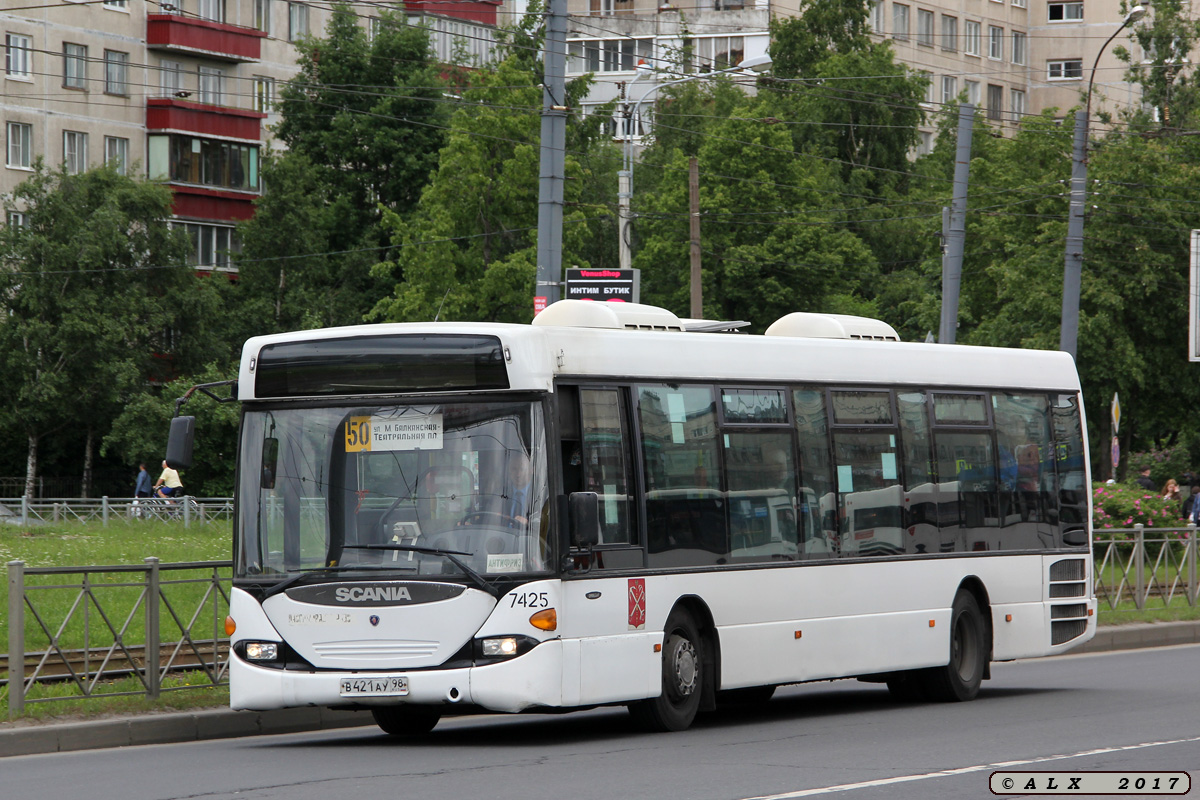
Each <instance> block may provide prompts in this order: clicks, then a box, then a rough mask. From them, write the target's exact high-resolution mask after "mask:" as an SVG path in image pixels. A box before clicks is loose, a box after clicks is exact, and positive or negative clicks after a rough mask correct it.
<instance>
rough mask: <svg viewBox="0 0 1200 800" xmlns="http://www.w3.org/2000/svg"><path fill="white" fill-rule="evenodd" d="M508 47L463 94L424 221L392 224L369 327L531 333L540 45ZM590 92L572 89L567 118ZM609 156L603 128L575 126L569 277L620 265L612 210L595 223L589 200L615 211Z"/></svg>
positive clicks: (566, 229) (398, 219)
mask: <svg viewBox="0 0 1200 800" xmlns="http://www.w3.org/2000/svg"><path fill="white" fill-rule="evenodd" d="M508 35H509V36H510V37H512V45H513V46H511V47H510V50H509V54H508V55H507V57H506V58H505V59H504V60H503V61H501V62H500V63H499V64H497V65H495V66H493V67H490V68H487V69H484V70H481V71H479V72H478V73H477V74H476V75H475V77H474V79H473V80H472V81H471V84H470V86H469V87H468V88H466V89H465V90H463V92H462V95H461V100H460V102H459V103H458V104H457V106H456V109H455V112H454V115H453V117H452V118H451V121H450V133H449V138H448V140H447V143H446V146H445V147H444V148H443V149H442V151H441V153H440V158H439V162H438V170H437V172H436V174H435V175H434V176H433V180H432V181H431V182H430V184H429V185H428V186H427V187H426V188H425V191H424V194H423V195H422V197H421V203H420V206H419V208H418V210H417V212H416V213H415V214H413V215H412V216H411V217H409V218H407V219H406V218H404V217H403V216H401V215H400V214H398V213H395V212H391V211H388V212H387V213H386V221H387V224H388V226H389V227H390V229H391V231H392V241H393V244H394V245H395V247H396V250H395V258H394V259H392V260H391V261H388V262H386V263H384V264H380V265H379V266H378V267H377V268H376V275H377V276H378V277H379V278H380V280H382V281H385V282H387V283H389V284H390V285H392V286H394V289H393V291H392V293H391V296H389V297H386V298H384V299H383V300H381V301H380V302H379V303H378V304H377V305H376V307H375V309H374V312H373V313H372V319H375V320H379V321H406V320H428V319H434V318H437V319H442V320H449V319H471V320H489V321H500V322H527V321H529V319H530V318H531V317H532V315H533V301H532V298H533V296H534V281H535V276H536V272H537V265H536V260H537V213H538V173H539V148H540V127H541V121H540V114H541V107H542V89H541V86H540V85H541V82H542V76H541V65H540V63H539V62H538V61H537V60H536V57H535V56H536V52H537V47H536V46H535V43H536V42H537V39H536V38H534V37H532V36H531V35H530V34H529V32H528V31H522V30H516V31H510V32H509V34H508ZM587 85H588V82H587V81H586V80H575V81H572V82H571V83H570V84H569V86H568V88H567V98H566V103H567V105H568V106H570V107H576V106H577V105H578V101H579V100H580V99H582V97H583V94H584V92H585V91H586V88H587ZM605 148H606V146H605V145H603V144H602V143H601V140H600V137H599V119H590V120H589V119H580V118H574V119H571V120H569V122H568V126H567V157H566V175H567V180H566V186H565V203H566V208H565V210H564V214H563V217H564V225H563V258H562V261H563V264H564V265H566V266H581V267H585V266H590V265H591V263H592V258H593V257H594V255H599V256H600V257H601V258H613V257H612V256H611V253H612V250H613V249H614V248H615V244H616V233H615V229H614V228H613V226H612V225H611V222H610V221H611V208H612V206H611V205H607V204H600V205H601V208H602V210H603V214H602V215H600V216H604V217H605V218H606V219H604V220H600V219H596V217H597V216H598V215H596V214H595V213H594V212H595V210H596V208H595V206H596V205H597V204H595V203H593V202H592V201H591V197H590V196H589V189H591V188H594V192H593V193H591V196H595V195H596V194H599V195H600V196H605V195H607V196H609V197H611V198H612V200H613V201H614V203H615V200H616V185H617V180H616V173H615V168H616V164H617V163H619V158H618V157H616V154H615V153H612V152H611V148H609V149H608V150H607V151H606V149H605ZM606 152H607V155H606V154H605V153H606ZM598 172H599V173H600V174H602V175H603V176H604V178H603V179H601V178H598V177H597V175H598ZM606 221H607V222H609V224H607V225H606V224H605V222H606ZM606 232H607V236H606V238H601V237H604V236H605V233H606Z"/></svg>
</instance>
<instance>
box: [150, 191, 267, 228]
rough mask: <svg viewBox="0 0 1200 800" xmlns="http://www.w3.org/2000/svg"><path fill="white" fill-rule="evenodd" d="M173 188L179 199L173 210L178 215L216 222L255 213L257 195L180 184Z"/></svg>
mask: <svg viewBox="0 0 1200 800" xmlns="http://www.w3.org/2000/svg"><path fill="white" fill-rule="evenodd" d="M171 189H173V190H174V192H175V202H174V204H173V205H172V208H171V210H172V211H173V212H174V214H175V216H177V217H182V218H184V219H189V220H212V221H214V222H241V221H242V220H246V219H250V218H251V217H253V216H254V200H255V198H256V197H257V195H252V194H246V193H245V192H230V191H224V190H221V189H206V188H203V187H200V186H180V185H177V184H171Z"/></svg>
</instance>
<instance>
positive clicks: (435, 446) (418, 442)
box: [346, 413, 442, 453]
mask: <svg viewBox="0 0 1200 800" xmlns="http://www.w3.org/2000/svg"><path fill="white" fill-rule="evenodd" d="M441 449H442V415H441V414H440V413H439V414H405V415H403V416H401V417H351V418H350V419H349V420H348V421H347V422H346V452H347V453H362V452H376V453H378V452H384V451H390V450H441Z"/></svg>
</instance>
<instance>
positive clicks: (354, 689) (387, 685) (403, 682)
mask: <svg viewBox="0 0 1200 800" xmlns="http://www.w3.org/2000/svg"><path fill="white" fill-rule="evenodd" d="M341 690H342V697H404V696H405V695H407V694H408V678H407V677H406V676H404V675H386V676H383V677H379V678H342V681H341Z"/></svg>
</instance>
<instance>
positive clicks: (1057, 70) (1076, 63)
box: [1046, 58, 1083, 81]
mask: <svg viewBox="0 0 1200 800" xmlns="http://www.w3.org/2000/svg"><path fill="white" fill-rule="evenodd" d="M1046 78H1047V79H1049V80H1052V81H1078V80H1082V79H1083V59H1081V58H1068V59H1065V60H1062V61H1047V62H1046Z"/></svg>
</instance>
